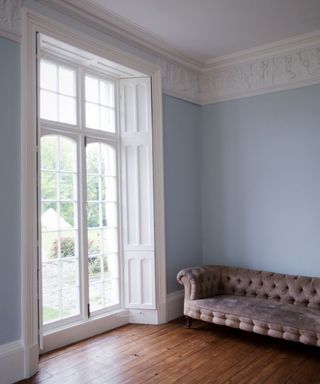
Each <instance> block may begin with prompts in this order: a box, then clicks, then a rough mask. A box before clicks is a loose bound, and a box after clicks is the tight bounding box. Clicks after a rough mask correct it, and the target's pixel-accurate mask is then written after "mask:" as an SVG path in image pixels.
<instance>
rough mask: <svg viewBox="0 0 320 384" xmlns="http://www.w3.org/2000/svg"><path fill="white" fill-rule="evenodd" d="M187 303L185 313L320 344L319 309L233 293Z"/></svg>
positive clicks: (235, 326)
mask: <svg viewBox="0 0 320 384" xmlns="http://www.w3.org/2000/svg"><path fill="white" fill-rule="evenodd" d="M185 304H187V305H186V307H185V310H186V311H185V314H186V315H188V316H191V317H193V318H198V319H201V320H204V321H209V322H212V323H215V324H221V325H227V326H230V327H233V328H240V329H243V330H246V331H251V332H256V333H260V334H263V335H270V336H273V337H283V338H285V339H287V340H292V341H300V342H303V343H305V344H313V345H320V312H319V311H318V310H314V309H310V308H306V307H299V306H297V305H293V304H285V303H281V302H278V301H274V300H265V299H260V298H256V297H248V296H234V295H219V296H214V297H212V298H207V299H200V300H191V301H188V303H185Z"/></svg>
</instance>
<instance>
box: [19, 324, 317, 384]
mask: <svg viewBox="0 0 320 384" xmlns="http://www.w3.org/2000/svg"><path fill="white" fill-rule="evenodd" d="M21 383H45V384H52V383H55V384H76V383H77V384H82V383H83V384H85V383H97V384H98V383H103V384H118V383H119V384H120V383H121V384H124V383H133V384H140V383H159V384H160V383H161V384H169V383H182V384H184V383H201V384H205V383H214V384H218V383H236V384H241V383H245V384H247V383H256V384H261V383H270V384H277V383H279V384H285V383H288V384H291V383H301V384H312V383H320V348H316V347H308V346H305V345H302V344H297V343H291V342H286V341H284V340H278V339H273V338H270V337H265V336H259V335H255V334H252V333H247V332H243V331H239V330H235V329H231V328H226V327H221V326H214V325H212V324H206V323H202V322H194V325H193V327H192V329H186V328H184V322H183V321H182V319H180V320H177V321H174V322H171V323H169V324H165V325H160V326H152V325H126V326H124V327H121V328H118V329H116V330H113V331H110V332H107V333H105V334H103V335H100V336H97V337H94V338H92V339H89V340H86V341H83V342H80V343H78V344H74V345H72V346H69V347H66V348H63V349H60V350H57V351H54V352H51V353H48V354H46V355H44V356H42V357H41V360H40V371H39V372H38V374H37V375H35V376H34V377H33V378H32V379H29V380H24V381H22V382H21Z"/></svg>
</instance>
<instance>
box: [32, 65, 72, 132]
mask: <svg viewBox="0 0 320 384" xmlns="http://www.w3.org/2000/svg"><path fill="white" fill-rule="evenodd" d="M40 68H41V69H40V117H41V118H42V119H46V120H51V121H59V122H61V123H66V124H72V125H75V124H76V123H77V106H76V71H75V70H73V69H71V68H68V67H65V66H63V65H59V64H55V63H52V62H49V61H47V60H41V63H40Z"/></svg>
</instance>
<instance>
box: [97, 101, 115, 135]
mask: <svg viewBox="0 0 320 384" xmlns="http://www.w3.org/2000/svg"><path fill="white" fill-rule="evenodd" d="M114 114H115V112H114V109H110V108H107V107H100V129H101V130H103V131H107V132H112V133H114V132H115V131H116V127H115V120H114Z"/></svg>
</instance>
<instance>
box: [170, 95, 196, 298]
mask: <svg viewBox="0 0 320 384" xmlns="http://www.w3.org/2000/svg"><path fill="white" fill-rule="evenodd" d="M163 113H164V165H165V199H166V200H165V213H166V254H167V290H168V293H170V292H173V291H176V290H177V289H179V288H181V286H180V285H179V284H178V283H177V282H176V275H177V272H179V270H180V269H182V268H185V267H186V266H192V265H199V264H201V262H202V259H201V258H202V254H201V193H200V191H201V188H200V185H201V175H200V107H199V106H197V105H195V104H191V103H188V102H185V101H182V100H179V99H176V98H173V97H170V96H164V98H163Z"/></svg>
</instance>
